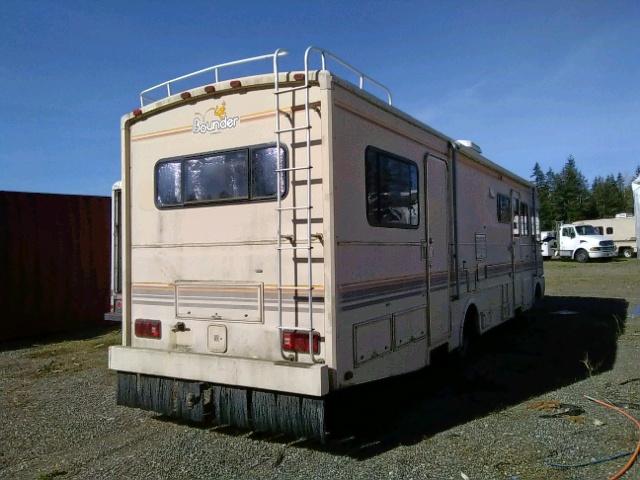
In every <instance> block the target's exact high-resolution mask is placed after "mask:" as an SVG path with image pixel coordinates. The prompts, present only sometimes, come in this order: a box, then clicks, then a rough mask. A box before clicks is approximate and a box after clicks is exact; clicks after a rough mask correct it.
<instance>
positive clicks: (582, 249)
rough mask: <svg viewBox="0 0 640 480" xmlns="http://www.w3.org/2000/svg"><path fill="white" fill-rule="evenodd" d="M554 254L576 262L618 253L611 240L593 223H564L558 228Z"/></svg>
mask: <svg viewBox="0 0 640 480" xmlns="http://www.w3.org/2000/svg"><path fill="white" fill-rule="evenodd" d="M558 233H559V235H558V236H557V251H556V255H557V256H559V257H564V258H571V259H573V260H576V261H578V262H581V263H584V262H588V261H589V260H590V259H595V258H612V257H615V256H616V255H617V254H618V253H617V251H616V247H615V244H614V243H613V240H607V239H606V238H605V237H604V236H603V235H601V234H600V231H599V230H598V229H596V228H595V227H594V226H593V225H587V224H564V225H561V226H560V227H559V228H558Z"/></svg>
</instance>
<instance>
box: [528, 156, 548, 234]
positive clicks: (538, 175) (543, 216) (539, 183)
mask: <svg viewBox="0 0 640 480" xmlns="http://www.w3.org/2000/svg"><path fill="white" fill-rule="evenodd" d="M531 177H532V178H533V181H534V183H535V184H536V189H537V191H538V206H537V207H538V216H539V217H540V229H541V230H551V229H553V227H554V217H553V206H552V204H551V203H552V196H551V189H550V186H549V184H548V183H547V178H548V176H546V175H545V174H544V172H543V171H542V167H540V164H539V163H538V162H536V164H535V165H534V167H533V174H532V175H531Z"/></svg>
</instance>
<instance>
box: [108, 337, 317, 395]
mask: <svg viewBox="0 0 640 480" xmlns="http://www.w3.org/2000/svg"><path fill="white" fill-rule="evenodd" d="M109 368H110V369H112V370H117V371H120V372H131V373H143V374H145V375H156V376H161V377H169V378H177V379H181V380H197V381H201V382H211V383H216V384H222V385H232V386H241V387H247V388H256V389H262V390H272V391H276V392H287V393H293V394H298V395H310V396H314V397H321V396H323V395H326V394H327V393H329V369H328V367H327V366H326V365H321V364H313V365H299V364H293V363H290V362H285V361H282V362H270V361H265V360H254V359H247V358H234V357H223V356H217V355H208V354H199V353H185V352H167V351H164V350H151V349H145V348H131V347H122V346H115V347H110V348H109Z"/></svg>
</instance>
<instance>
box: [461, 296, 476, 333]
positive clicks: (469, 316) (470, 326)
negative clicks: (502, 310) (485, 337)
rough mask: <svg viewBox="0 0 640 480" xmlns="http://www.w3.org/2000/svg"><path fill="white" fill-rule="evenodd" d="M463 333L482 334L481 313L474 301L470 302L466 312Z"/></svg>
mask: <svg viewBox="0 0 640 480" xmlns="http://www.w3.org/2000/svg"><path fill="white" fill-rule="evenodd" d="M462 332H463V335H464V334H466V333H470V334H471V335H472V336H478V335H480V314H479V313H478V307H476V305H475V304H474V303H471V304H469V306H468V307H467V311H466V313H465V314H464V324H463V327H462Z"/></svg>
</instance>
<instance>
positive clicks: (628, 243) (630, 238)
mask: <svg viewBox="0 0 640 480" xmlns="http://www.w3.org/2000/svg"><path fill="white" fill-rule="evenodd" d="M574 223H575V225H592V226H593V228H595V229H596V230H597V231H598V233H599V234H600V235H602V236H603V237H604V239H605V240H611V241H613V244H614V245H615V250H616V252H617V253H618V255H622V256H623V257H625V258H631V257H632V256H633V254H634V253H638V247H637V245H636V223H635V218H634V216H633V215H628V214H626V213H621V214H617V215H616V216H615V218H599V219H597V220H582V221H580V222H574Z"/></svg>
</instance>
